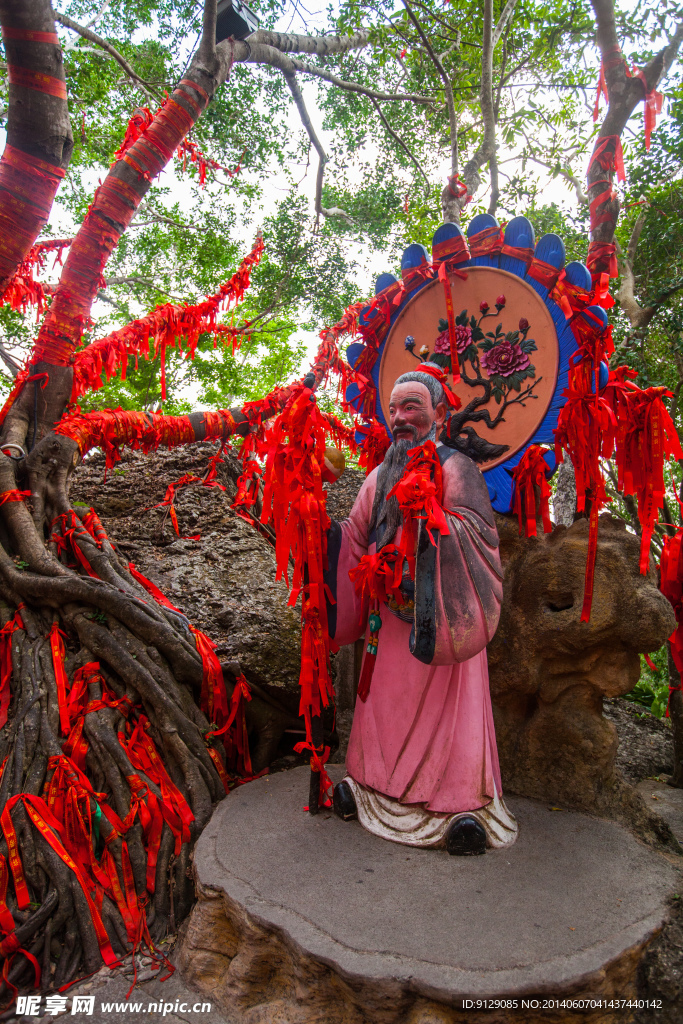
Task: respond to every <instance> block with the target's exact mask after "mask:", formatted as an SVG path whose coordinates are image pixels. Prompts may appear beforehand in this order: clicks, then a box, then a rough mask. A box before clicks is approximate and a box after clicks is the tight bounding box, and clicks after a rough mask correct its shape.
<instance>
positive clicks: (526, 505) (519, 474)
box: [512, 444, 553, 537]
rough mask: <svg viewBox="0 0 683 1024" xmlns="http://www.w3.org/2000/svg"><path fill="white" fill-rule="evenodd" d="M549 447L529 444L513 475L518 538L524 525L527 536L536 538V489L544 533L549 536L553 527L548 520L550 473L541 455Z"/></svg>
mask: <svg viewBox="0 0 683 1024" xmlns="http://www.w3.org/2000/svg"><path fill="white" fill-rule="evenodd" d="M549 450H550V449H548V448H541V446H540V445H537V444H532V445H529V447H528V448H527V450H526V451H525V452H524V455H523V456H522V458H521V459H520V460H519V462H518V463H517V465H516V466H515V468H514V470H513V472H512V481H513V488H514V497H513V506H512V507H513V510H514V512H515V513H516V515H517V519H518V520H519V534H520V537H521V535H522V532H523V531H524V529H525V526H526V536H527V537H535V536H536V488H537V487H538V488H539V491H540V511H541V519H542V520H543V532H544V533H551V532H552V529H553V524H552V523H551V521H550V507H549V505H548V499H549V498H550V495H551V494H552V491H551V488H550V484H549V483H548V479H547V476H546V474H547V473H549V472H550V470H549V469H548V464H547V462H546V461H545V458H544V455H545V454H546V453H547V452H548V451H549Z"/></svg>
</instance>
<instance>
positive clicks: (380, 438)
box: [358, 420, 391, 476]
mask: <svg viewBox="0 0 683 1024" xmlns="http://www.w3.org/2000/svg"><path fill="white" fill-rule="evenodd" d="M358 433H359V434H363V435H364V440H363V441H362V442H361V452H360V457H359V459H358V465H359V466H361V467H362V468H363V469H364V470H365V475H366V476H369V475H370V473H372V471H373V469H375V467H376V466H381V465H382V462H383V461H384V456H385V455H386V453H387V451H388V449H389V446H390V445H391V439H390V438H389V435H388V434H387V429H386V427H385V426H383V424H381V423H380V422H379V420H374V421H373V422H372V423H370V424H367V425H359V426H358Z"/></svg>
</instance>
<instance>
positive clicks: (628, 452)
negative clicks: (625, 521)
mask: <svg viewBox="0 0 683 1024" xmlns="http://www.w3.org/2000/svg"><path fill="white" fill-rule="evenodd" d="M671 397H672V394H671V392H670V391H667V390H666V388H647V389H646V390H645V391H641V390H640V389H638V388H633V387H631V388H629V389H628V390H626V391H622V392H621V399H622V403H623V404H622V408H623V412H622V415H621V416H620V429H619V431H618V434H617V451H616V460H615V461H616V464H617V472H618V487H619V489H620V490H623V492H624V494H625V495H631V494H633V495H635V496H636V498H637V501H638V520H639V522H640V525H641V527H642V533H641V538H640V571H641V573H643V574H644V573H647V571H648V569H649V564H650V543H651V541H652V534H653V531H654V527H655V523H656V522H657V520H658V519H659V510H660V509H661V508H662V507H663V505H664V494H665V487H664V460H665V459H671V458H675V459H683V450H682V449H681V444H680V441H679V439H678V433H677V432H676V428H675V426H674V424H673V421H672V419H671V416H670V415H669V411H668V410H667V408H666V407H665V405H664V403H663V401H662V399H663V398H671Z"/></svg>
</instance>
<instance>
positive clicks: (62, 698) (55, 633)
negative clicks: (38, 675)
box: [48, 622, 71, 736]
mask: <svg viewBox="0 0 683 1024" xmlns="http://www.w3.org/2000/svg"><path fill="white" fill-rule="evenodd" d="M63 636H64V633H62V631H61V629H60V628H59V625H58V624H57V623H56V622H53V623H52V628H51V629H50V632H49V634H48V639H49V641H50V649H51V651H52V667H53V669H54V673H55V682H56V684H57V703H58V705H59V724H60V728H61V730H62V733H63V735H64V736H66V735H67V733H68V732H69V729H70V727H71V723H70V721H69V713H68V711H67V706H66V691H67V687H68V684H69V680H68V678H67V674H66V667H65V665H64V654H65V651H64V641H63V640H62V637H63Z"/></svg>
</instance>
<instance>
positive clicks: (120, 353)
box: [71, 235, 264, 402]
mask: <svg viewBox="0 0 683 1024" xmlns="http://www.w3.org/2000/svg"><path fill="white" fill-rule="evenodd" d="M263 248H264V243H263V238H262V237H261V236H260V235H259V237H258V238H257V239H256V242H255V243H254V247H253V249H252V251H251V252H250V253H249V255H248V256H246V257H245V258H244V259H243V260H242V262H241V263H240V266H239V268H238V270H237V271H236V272H235V273H234V274H233V275H232V277H230V278H229V280H228V281H226V282H225V284H223V285H221V287H220V288H219V289H218V291H217V292H215V293H214V294H213V295H209V296H207V297H206V299H204V300H203V301H202V302H199V303H197V304H195V305H192V304H190V303H185V304H184V305H182V306H178V305H174V303H172V302H166V303H164V304H163V305H161V306H157V307H156V309H154V310H153V311H152V312H151V313H149V314H148V315H147V316H144V317H141V318H140V319H139V320H134V321H133V322H132V323H130V324H128V325H127V326H126V327H122V328H121V329H120V330H118V331H113V332H112V334H109V335H107V337H106V338H101V339H100V340H99V341H93V342H92V343H91V344H90V345H87V346H86V347H85V348H84V349H82V350H81V351H80V352H78V353H77V355H76V356H75V359H74V377H73V386H72V391H71V401H72V402H76V401H77V400H78V399H79V398H80V397H81V395H84V394H85V393H86V392H87V391H97V390H98V389H99V388H101V387H103V385H104V381H103V380H102V376H103V375H104V377H105V378H106V380H111V378H112V377H114V376H115V375H116V374H117V373H120V374H121V380H125V379H126V370H127V367H128V359H129V357H131V356H134V357H135V367H136V369H137V362H138V359H139V357H140V356H142V357H143V358H144V359H147V360H149V359H150V358H152V359H155V358H156V357H157V356H159V355H160V356H161V398H162V401H165V400H166V350H167V349H169V348H176V347H177V349H178V351H179V352H185V356H186V358H188V359H194V356H195V352H196V349H197V343H198V341H199V337H200V335H201V334H213V336H214V345H215V344H216V341H217V339H218V338H219V337H221V338H224V339H228V340H229V341H230V343H231V348H232V351H233V352H234V350H235V346H236V345H237V347H238V348H239V341H240V331H239V330H236V329H235V328H234V327H230V326H228V325H227V324H219V323H217V322H216V317H217V316H218V314H219V312H220V311H221V309H228V308H229V307H230V305H231V304H234V305H237V303H238V302H240V301H241V300H242V298H243V297H244V293H245V291H246V290H247V289H248V288H249V285H250V277H251V272H252V270H253V269H254V267H256V266H258V263H259V261H260V259H261V255H262V253H263Z"/></svg>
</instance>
